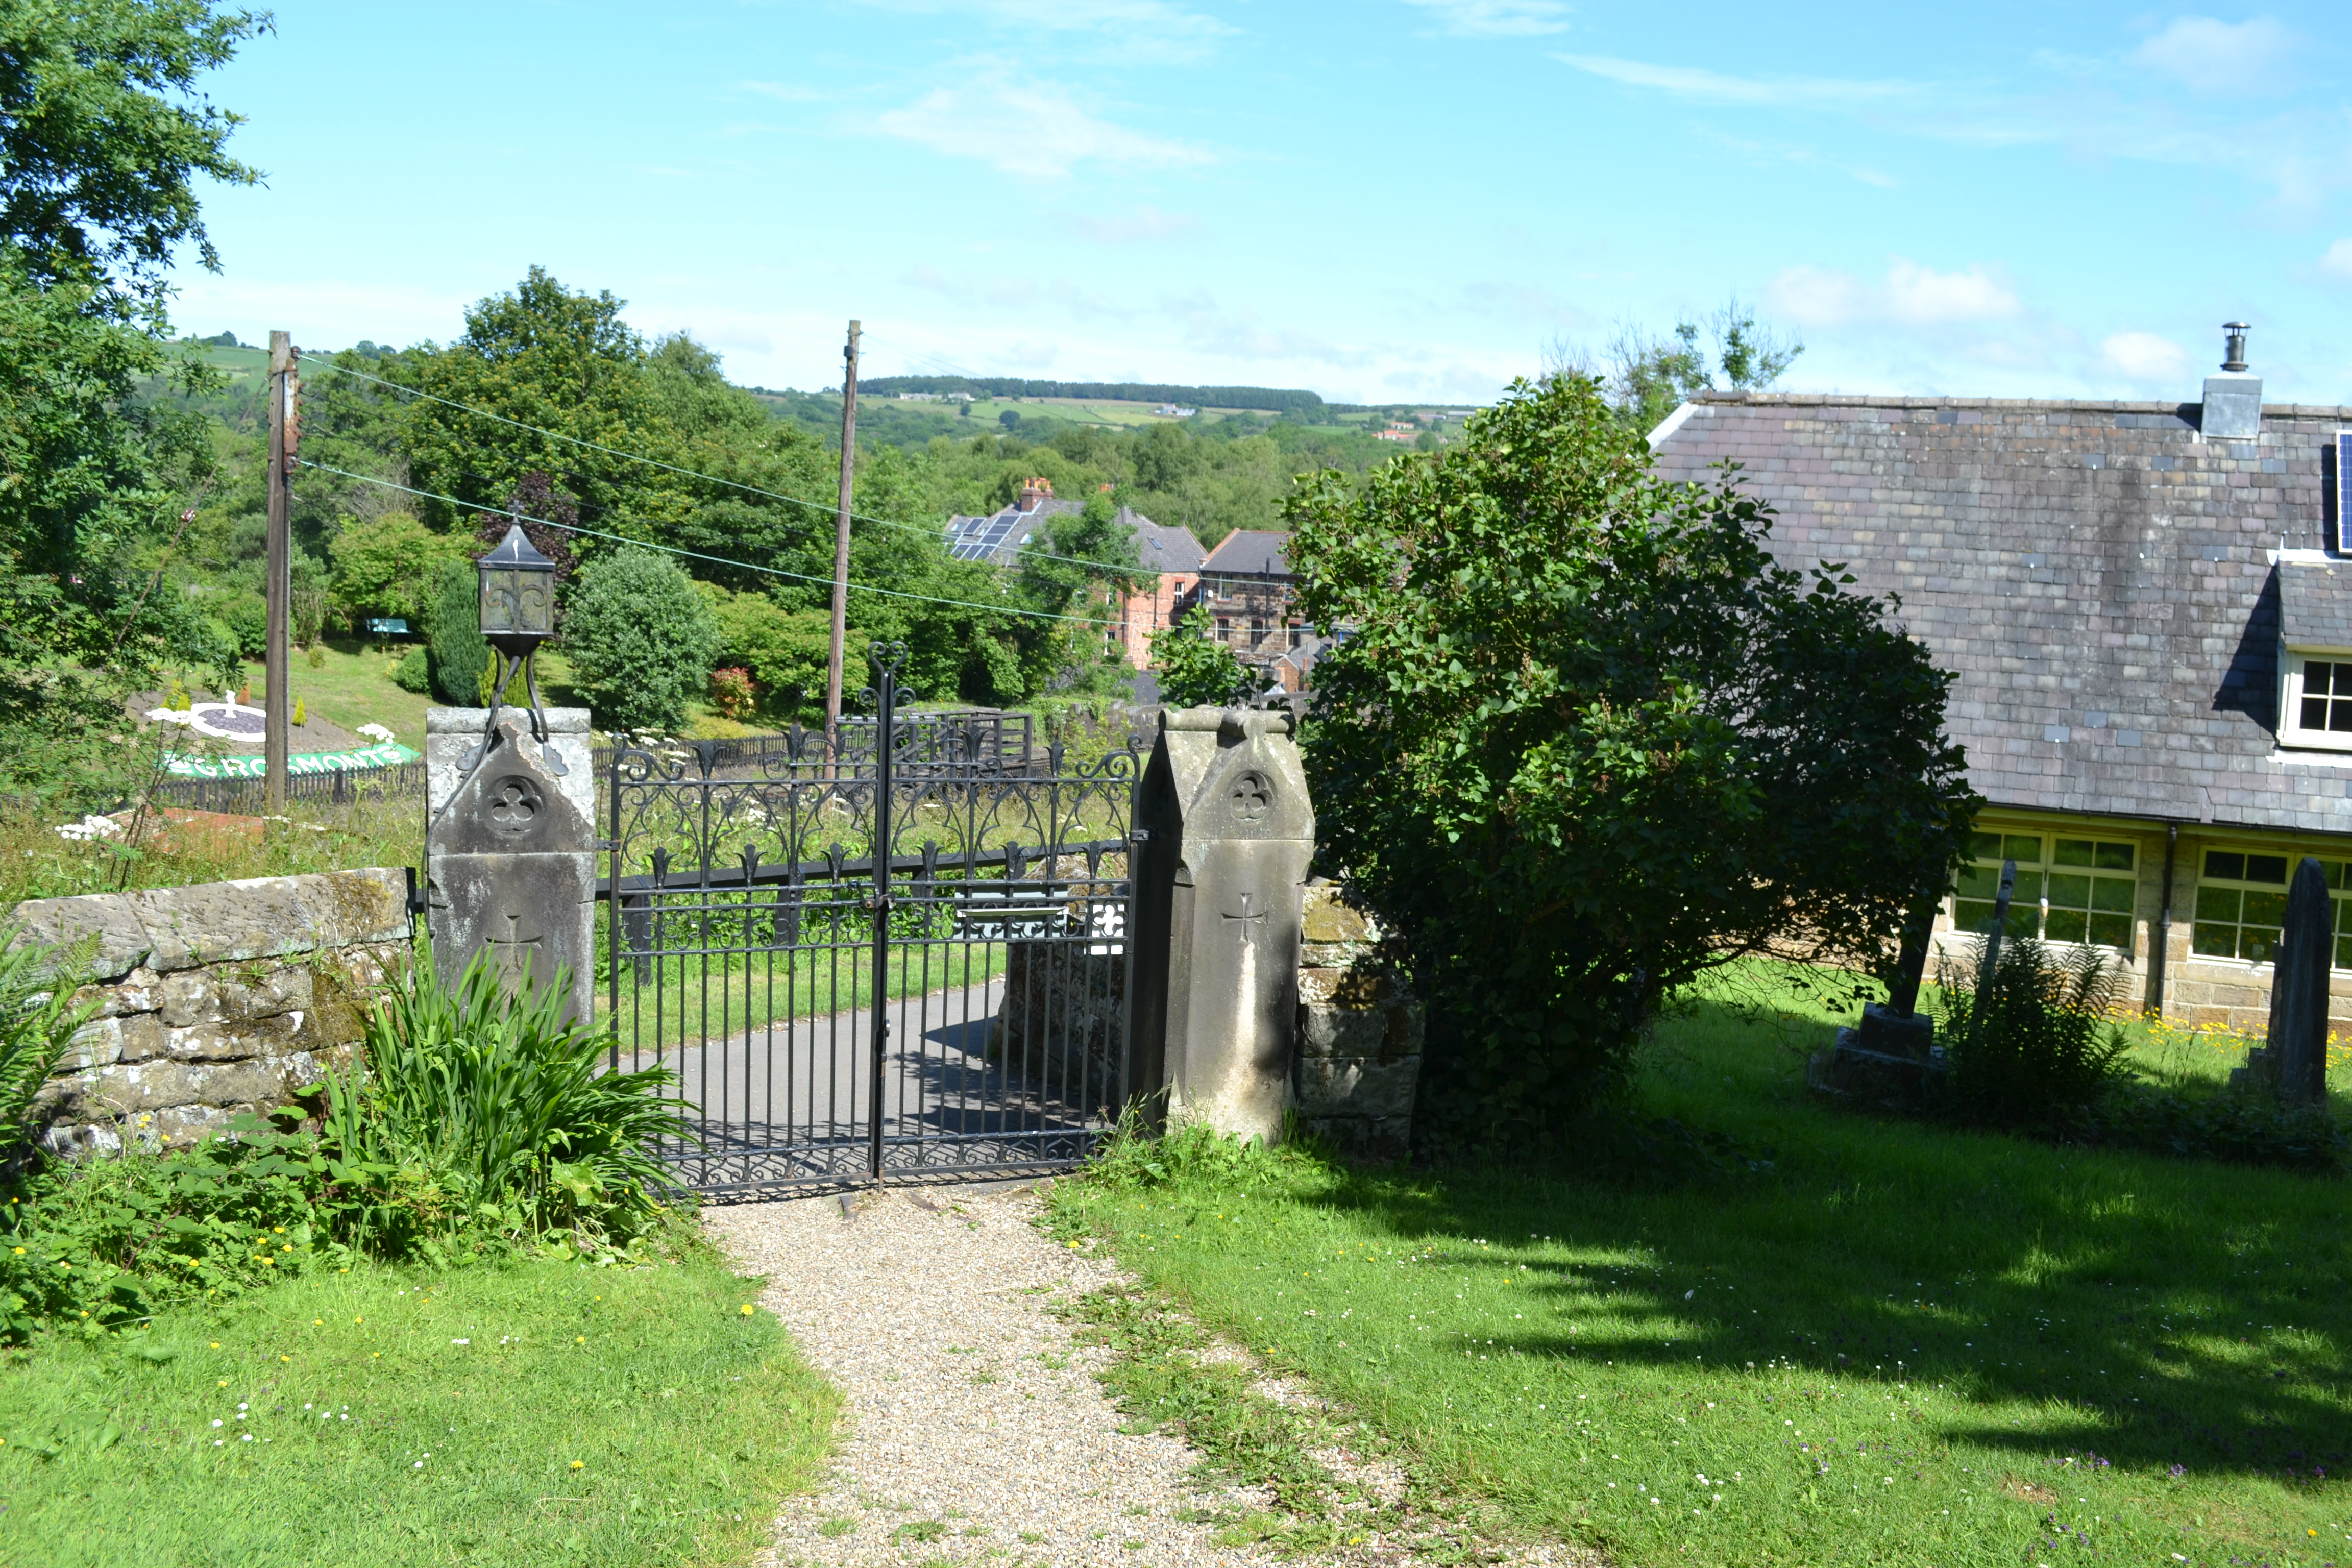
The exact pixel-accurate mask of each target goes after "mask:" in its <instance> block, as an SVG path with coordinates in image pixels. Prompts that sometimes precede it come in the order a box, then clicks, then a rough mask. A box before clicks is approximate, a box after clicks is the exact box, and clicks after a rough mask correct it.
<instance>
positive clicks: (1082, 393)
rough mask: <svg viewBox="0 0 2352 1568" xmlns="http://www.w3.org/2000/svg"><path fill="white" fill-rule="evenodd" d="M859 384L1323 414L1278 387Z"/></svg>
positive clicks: (1317, 400) (928, 380) (1312, 399)
mask: <svg viewBox="0 0 2352 1568" xmlns="http://www.w3.org/2000/svg"><path fill="white" fill-rule="evenodd" d="M858 389H859V390H860V391H862V392H870V393H872V394H874V395H876V396H877V397H888V396H891V395H895V394H898V393H901V392H969V393H971V395H973V396H974V397H1100V398H1108V399H1115V400H1117V401H1118V402H1122V403H1174V404H1178V405H1182V406H1185V407H1192V408H1263V409H1265V410H1267V411H1269V412H1271V413H1276V414H1292V415H1300V416H1305V417H1306V418H1307V421H1308V422H1309V423H1314V422H1316V421H1317V420H1318V418H1319V416H1321V415H1322V413H1323V399H1322V397H1321V395H1319V394H1317V393H1312V392H1307V391H1303V390H1300V389H1297V388H1288V389H1286V388H1282V387H1275V386H1162V385H1160V384H1157V383H1153V382H1145V381H1024V380H1022V379H1020V378H1019V377H1017V376H993V375H992V376H967V375H881V376H876V377H875V378H874V379H873V380H872V381H861V382H859V383H858Z"/></svg>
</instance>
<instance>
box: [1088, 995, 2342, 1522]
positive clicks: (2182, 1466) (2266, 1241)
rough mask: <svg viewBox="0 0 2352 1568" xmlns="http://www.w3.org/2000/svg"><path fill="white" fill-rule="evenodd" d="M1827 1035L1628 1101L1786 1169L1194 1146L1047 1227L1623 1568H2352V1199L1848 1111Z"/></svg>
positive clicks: (1684, 1073)
mask: <svg viewBox="0 0 2352 1568" xmlns="http://www.w3.org/2000/svg"><path fill="white" fill-rule="evenodd" d="M1828 1021H1829V1020H1828V1019H1826V1018H1824V1017H1822V1016H1818V1015H1816V1016H1790V1015H1789V1014H1785V1013H1777V1012H1773V1011H1769V1010H1753V1011H1734V1010H1732V1009H1729V1008H1727V1007H1724V1006H1722V1005H1718V1004H1717V1003H1714V1002H1702V1003H1699V1004H1697V1005H1694V1006H1692V1007H1691V1008H1689V1009H1688V1010H1686V1011H1683V1012H1680V1013H1677V1014H1675V1015H1673V1016H1668V1017H1667V1018H1666V1019H1665V1020H1664V1021H1663V1022H1662V1023H1661V1025H1660V1026H1659V1030H1658V1041H1657V1048H1656V1053H1655V1055H1654V1056H1653V1057H1651V1058H1648V1060H1649V1062H1650V1063H1651V1070H1649V1071H1647V1072H1646V1073H1645V1074H1644V1076H1643V1079H1642V1080H1641V1081H1640V1083H1639V1084H1638V1085H1637V1089H1636V1094H1635V1104H1636V1106H1637V1107H1638V1109H1639V1110H1641V1111H1643V1113H1646V1114H1650V1115H1657V1116H1665V1117H1672V1118H1674V1119H1675V1120H1677V1121H1683V1122H1685V1123H1686V1124H1690V1125H1697V1126H1706V1127H1712V1128H1717V1129H1719V1130H1721V1131H1723V1132H1724V1133H1725V1134H1726V1135H1727V1136H1729V1137H1732V1138H1734V1139H1736V1140H1738V1142H1741V1143H1743V1144H1769V1145H1770V1146H1773V1147H1776V1148H1778V1149H1779V1150H1780V1151H1781V1152H1782V1158H1781V1161H1780V1163H1779V1164H1778V1166H1777V1167H1776V1168H1775V1169H1774V1170H1773V1171H1772V1172H1770V1173H1754V1174H1746V1175H1741V1176H1738V1177H1737V1178H1735V1179H1732V1180H1728V1181H1712V1180H1711V1181H1700V1182H1688V1183H1683V1184H1674V1185H1669V1186H1662V1187H1652V1188H1647V1189H1643V1188H1640V1187H1634V1188H1631V1189H1629V1187H1628V1185H1627V1184H1623V1183H1620V1182H1597V1181H1591V1180H1583V1179H1577V1178H1572V1177H1570V1178H1563V1177H1559V1176H1556V1175H1549V1174H1532V1173H1528V1172H1527V1171H1526V1170H1524V1169H1503V1168H1500V1167H1486V1168H1475V1167H1463V1168H1456V1169H1454V1170H1451V1171H1447V1172H1444V1173H1427V1172H1423V1173H1403V1172H1370V1171H1349V1170H1347V1169H1345V1168H1343V1167H1341V1166H1339V1165H1338V1164H1336V1163H1328V1162H1324V1161H1321V1160H1318V1159H1316V1158H1314V1157H1313V1156H1311V1155H1310V1154H1304V1153H1297V1152H1293V1153H1290V1154H1284V1153H1283V1152H1280V1151H1276V1152H1271V1153H1263V1152H1261V1153H1256V1154H1255V1155H1252V1154H1247V1153H1244V1152H1233V1153H1232V1154H1230V1155H1228V1156H1227V1157H1226V1158H1225V1159H1223V1160H1213V1159H1203V1158H1196V1157H1193V1156H1192V1155H1189V1154H1185V1153H1181V1152H1180V1153H1179V1154H1178V1155H1177V1157H1176V1158H1175V1159H1174V1160H1173V1161H1172V1162H1171V1161H1163V1162H1160V1163H1161V1165H1162V1176H1161V1178H1160V1179H1155V1180H1151V1181H1149V1182H1140V1181H1127V1182H1108V1181H1078V1182H1066V1183H1061V1184H1056V1187H1055V1192H1054V1194H1053V1196H1052V1203H1053V1205H1054V1209H1055V1216H1056V1219H1057V1222H1058V1223H1059V1224H1060V1225H1061V1226H1064V1227H1065V1229H1066V1234H1069V1235H1073V1236H1075V1235H1076V1234H1078V1233H1081V1232H1088V1233H1091V1234H1094V1235H1096V1236H1098V1237H1105V1238H1107V1239H1108V1240H1110V1241H1111V1242H1112V1243H1113V1244H1114V1245H1115V1247H1116V1249H1117V1254H1118V1260H1119V1262H1120V1263H1121V1265H1122V1266H1124V1267H1125V1268H1129V1269H1131V1270H1133V1271H1134V1272H1135V1273H1136V1274H1138V1275H1139V1276H1140V1277H1141V1279H1142V1280H1143V1281H1144V1283H1145V1284H1146V1286H1147V1287H1149V1288H1150V1289H1153V1290H1156V1291H1160V1292H1164V1293H1165V1294H1166V1297H1167V1298H1168V1299H1170V1300H1175V1301H1177V1302H1180V1303H1181V1304H1182V1306H1183V1307H1184V1308H1185V1309H1186V1310H1187V1311H1188V1313H1189V1315H1190V1316H1191V1317H1192V1320H1193V1321H1196V1322H1198V1323H1199V1324H1201V1325H1202V1327H1204V1328H1206V1329H1207V1330H1209V1331H1211V1332H1213V1334H1215V1335H1218V1336H1220V1337H1222V1338H1223V1339H1225V1340H1226V1341H1228V1342H1232V1343H1234V1344H1239V1345H1244V1346H1246V1347H1247V1348H1248V1349H1249V1350H1250V1351H1251V1352H1254V1353H1255V1354H1256V1355H1257V1356H1258V1357H1259V1358H1260V1359H1261V1360H1263V1361H1264V1362H1265V1363H1269V1364H1270V1365H1271V1366H1273V1367H1274V1368H1276V1369H1277V1370H1281V1371H1287V1372H1289V1373H1294V1374H1297V1375H1299V1376H1302V1377H1303V1378H1304V1379H1305V1380H1306V1381H1307V1383H1308V1384H1310V1385H1311V1387H1312V1389H1313V1392H1314V1393H1315V1394H1318V1395H1319V1396H1322V1397H1323V1398H1327V1399H1331V1400H1335V1401H1337V1402H1338V1404H1339V1409H1340V1410H1341V1411H1343V1412H1352V1413H1353V1414H1354V1415H1356V1416H1357V1417H1359V1418H1360V1420H1361V1421H1363V1422H1364V1423H1365V1424H1366V1425H1367V1426H1369V1427H1370V1432H1371V1435H1372V1437H1373V1439H1374V1440H1375V1441H1376V1442H1378V1441H1385V1442H1387V1443H1390V1444H1392V1445H1393V1448H1392V1450H1391V1451H1392V1452H1393V1454H1394V1456H1395V1458H1397V1459H1398V1460H1399V1461H1400V1462H1401V1463H1402V1465H1403V1467H1404V1468H1405V1469H1406V1471H1407V1472H1408V1474H1409V1475H1411V1476H1412V1477H1413V1478H1414V1479H1417V1480H1419V1481H1422V1482H1423V1483H1424V1484H1426V1485H1429V1486H1433V1487H1436V1488H1439V1489H1449V1490H1454V1491H1456V1492H1458V1493H1462V1494H1467V1495H1472V1496H1484V1497H1486V1498H1489V1499H1492V1500H1494V1501H1495V1502H1496V1504H1497V1505H1499V1506H1500V1507H1501V1508H1502V1509H1503V1510H1505V1511H1506V1512H1507V1514H1508V1515H1509V1516H1510V1518H1511V1519H1512V1520H1513V1521H1516V1522H1517V1524H1518V1525H1519V1526H1521V1527H1522V1528H1524V1529H1527V1530H1530V1531H1540V1532H1544V1533H1550V1534H1556V1535H1560V1536H1565V1537H1568V1538H1570V1539H1572V1540H1576V1541H1578V1542H1583V1543H1587V1544H1591V1545H1593V1546H1597V1547H1599V1548H1601V1549H1602V1550H1604V1551H1606V1552H1609V1553H1610V1554H1611V1556H1612V1559H1613V1560H1615V1561H1619V1562H1625V1563H1660V1562H1694V1563H1721V1564H1726V1565H1727V1568H1729V1565H1745V1564H1758V1565H1759V1568H1760V1565H1762V1564H1766V1563H1844V1562H1868V1563H1881V1564H1887V1565H1900V1568H1909V1565H1913V1564H1917V1565H1919V1568H1927V1565H1928V1564H1934V1565H1936V1568H1978V1565H1982V1568H1996V1565H1999V1568H2009V1565H2012V1564H2014V1563H2020V1562H2025V1563H2033V1562H2043V1563H2056V1562H2057V1561H2058V1560H2059V1558H2058V1557H2057V1556H2056V1555H2053V1551H2055V1550H2056V1548H2053V1545H2052V1542H2058V1543H2059V1545H2060V1546H2062V1547H2063V1549H2064V1553H2065V1555H2067V1556H2068V1557H2069V1558H2073V1557H2075V1556H2078V1555H2079V1556H2082V1557H2084V1558H2085V1559H2087V1558H2088V1557H2089V1556H2090V1555H2092V1554H2094V1553H2095V1555H2096V1556H2097V1558H2098V1560H2099V1561H2101V1562H2106V1563H2146V1564H2149V1565H2150V1568H2165V1565H2168V1564H2172V1563H2176V1562H2178V1561H2181V1560H2183V1558H2176V1557H2175V1556H2174V1553H2181V1554H2183V1556H2184V1558H2185V1560H2188V1561H2191V1562H2196V1563H2206V1562H2223V1561H2227V1560H2229V1559H2231V1558H2232V1557H2234V1558H2236V1559H2238V1560H2241V1561H2248V1562H2252V1561H2263V1562H2270V1563H2279V1564H2285V1563H2309V1564H2312V1565H2313V1568H2316V1565H2317V1564H2319V1563H2322V1562H2325V1561H2336V1562H2342V1561H2344V1560H2345V1558H2344V1548H2345V1542H2344V1537H2345V1535H2347V1533H2352V1524H2347V1523H2345V1522H2343V1521H2345V1519H2346V1514H2345V1509H2346V1506H2347V1492H2346V1485H2347V1483H2346V1482H2345V1481H2344V1480H2343V1479H2338V1478H2340V1477H2341V1476H2342V1474H2343V1470H2344V1466H2345V1464H2346V1463H2347V1461H2352V1443H2347V1438H2346V1434H2347V1432H2352V1398H2347V1391H2346V1389H2345V1387H2344V1386H2343V1384H2342V1380H2341V1378H2340V1376H2339V1375H2338V1373H2339V1371H2340V1366H2341V1360H2342V1346H2343V1345H2344V1343H2345V1342H2346V1341H2347V1337H2352V1289H2347V1287H2352V1241H2347V1233H2346V1232H2345V1230H2344V1228H2343V1226H2342V1225H2341V1211H2342V1209H2343V1206H2344V1202H2343V1189H2342V1188H2341V1187H2340V1186H2338V1185H2337V1184H2334V1183H2329V1182H2315V1181H2312V1180H2310V1179H2308V1178H2305V1177H2301V1176H2295V1175H2291V1174H2288V1173H2280V1172H2270V1171H2252V1170H2245V1169H2231V1168H2226V1167H2220V1168H2217V1167H2213V1166H2200V1167H2190V1166H2187V1165H2183V1164H2179V1163H2172V1162H2167V1161H2158V1160H2149V1159H2144V1158H2141V1157H2138V1156H2136V1155H2132V1154H2117V1153H2109V1152H2100V1151H2092V1150H2085V1149H2082V1148H2063V1147H2054V1146H2052V1145H2050V1144H2047V1143H2042V1142H2032V1141H2027V1140H2021V1139H2015V1138H2009V1137H2001V1136H1994V1135H1990V1134H1987V1133H1985V1132H1982V1131H1974V1130H1969V1129H1961V1128H1954V1127H1949V1126H1937V1125H1934V1124H1925V1125H1923V1124H1920V1123H1916V1122H1899V1121H1877V1120H1874V1119H1870V1118H1864V1117H1856V1116H1852V1115H1846V1114H1843V1113H1840V1112H1838V1111H1835V1110H1830V1109H1827V1108H1824V1107H1822V1106H1820V1105H1818V1104H1816V1103H1814V1102H1813V1101H1811V1100H1810V1098H1809V1097H1808V1093H1807V1091H1806V1089H1805V1088H1804V1085H1803V1079H1802V1062H1803V1060H1804V1058H1805V1056H1806V1055H1807V1054H1808V1053H1809V1052H1810V1051H1811V1050H1812V1049H1814V1048H1816V1047H1818V1046H1819V1045H1820V1044H1821V1042H1822V1038H1823V1037H1824V1036H1825V1035H1826V1032H1827V1024H1828ZM1718 1499H1720V1500H1718ZM2331 1527H2333V1528H2334V1533H2333V1536H2332V1538H2331V1537H2328V1536H2326V1531H2329V1530H2330V1528H2331ZM2306 1531H2320V1532H2322V1533H2321V1534H2319V1535H2311V1534H2306ZM2328 1539H2332V1540H2333V1542H2334V1544H2333V1545H2332V1546H2329V1545H2327V1544H2326V1540H2328Z"/></svg>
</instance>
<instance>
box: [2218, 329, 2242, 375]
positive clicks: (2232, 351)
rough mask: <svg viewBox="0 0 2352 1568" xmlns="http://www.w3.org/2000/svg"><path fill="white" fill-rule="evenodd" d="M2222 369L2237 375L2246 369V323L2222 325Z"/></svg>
mask: <svg viewBox="0 0 2352 1568" xmlns="http://www.w3.org/2000/svg"><path fill="white" fill-rule="evenodd" d="M2221 368H2222V369H2223V370H2226V371H2228V372H2229V373H2230V374H2232V375H2236V374H2240V373H2241V372H2242V371H2244V369H2245V368H2246V323H2245V322H2243V321H2224V322H2222V323H2221Z"/></svg>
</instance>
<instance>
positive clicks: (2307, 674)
mask: <svg viewBox="0 0 2352 1568" xmlns="http://www.w3.org/2000/svg"><path fill="white" fill-rule="evenodd" d="M2335 673H2336V666H2335V665H2333V664H2331V663H2330V662H2328V661H2327V660H2326V659H2324V658H2307V659H2305V660H2304V661H2303V689H2304V690H2305V693H2307V694H2308V695H2310V696H2313V697H2325V696H2326V695H2327V694H2328V691H2329V690H2330V689H2331V685H2330V683H2331V679H2332V677H2333V676H2334V675H2335Z"/></svg>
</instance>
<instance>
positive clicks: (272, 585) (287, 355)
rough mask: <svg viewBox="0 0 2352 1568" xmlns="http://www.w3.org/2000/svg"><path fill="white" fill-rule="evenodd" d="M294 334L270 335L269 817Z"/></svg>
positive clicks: (287, 713) (286, 667)
mask: <svg viewBox="0 0 2352 1568" xmlns="http://www.w3.org/2000/svg"><path fill="white" fill-rule="evenodd" d="M298 385H299V378H298V377H297V376H296V375H295V374H294V339H293V337H292V335H291V334H289V333H287V332H276V331H274V332H271V333H270V334H269V563H268V573H269V581H268V584H265V588H266V593H267V596H268V601H269V631H268V645H267V647H265V648H264V649H263V651H262V661H261V678H262V681H263V683H264V685H265V687H266V694H265V695H264V696H263V698H262V703H263V711H262V720H263V731H262V736H263V752H264V764H265V766H266V767H267V768H268V776H267V777H266V779H265V780H264V782H263V784H262V796H261V798H262V802H263V805H262V809H263V810H264V811H266V812H268V814H269V815H270V816H282V815H283V814H284V812H285V810H286V752H287V746H288V742H289V739H290V737H289V734H288V726H289V720H290V718H291V716H292V713H293V700H292V693H291V691H290V690H289V688H290V687H291V686H292V685H293V673H292V669H291V661H290V660H289V658H287V651H286V634H287V626H286V621H287V612H288V610H289V607H290V605H289V600H290V598H291V596H292V595H291V590H292V587H293V580H292V579H293V542H292V538H291V535H290V534H289V518H288V512H289V509H290V506H291V503H292V501H293V495H292V492H291V489H290V488H289V485H288V482H287V479H288V473H289V469H290V468H292V466H293V457H294V440H293V437H294V431H293V426H292V422H291V420H290V419H289V417H288V416H289V415H290V414H291V413H292V411H293V402H294V395H295V388H296V387H297V386H298Z"/></svg>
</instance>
